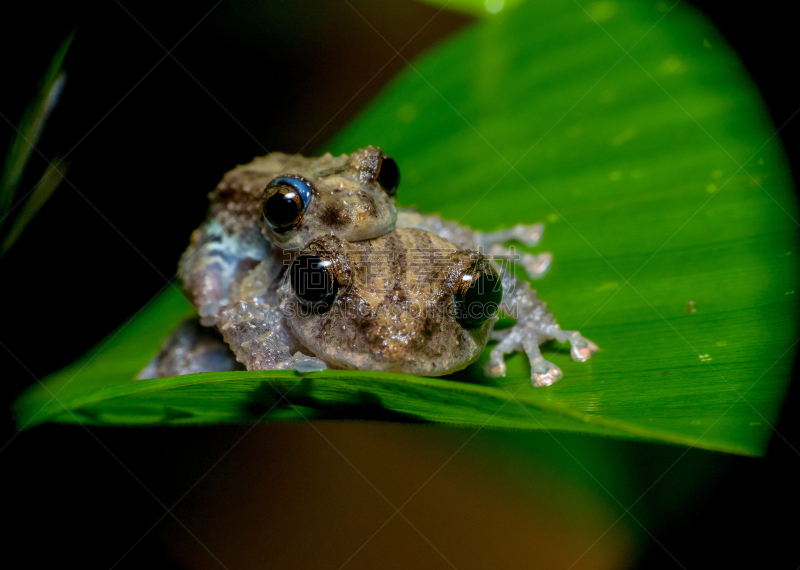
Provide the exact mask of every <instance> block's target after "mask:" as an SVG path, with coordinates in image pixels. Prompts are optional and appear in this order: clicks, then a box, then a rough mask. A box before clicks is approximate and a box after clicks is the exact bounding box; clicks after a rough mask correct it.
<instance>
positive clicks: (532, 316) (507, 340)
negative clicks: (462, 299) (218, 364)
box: [486, 266, 598, 386]
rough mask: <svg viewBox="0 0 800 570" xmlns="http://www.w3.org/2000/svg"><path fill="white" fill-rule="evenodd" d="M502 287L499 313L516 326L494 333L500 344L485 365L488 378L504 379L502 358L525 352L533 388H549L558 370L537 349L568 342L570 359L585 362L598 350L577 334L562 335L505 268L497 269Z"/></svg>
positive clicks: (528, 289) (530, 291)
mask: <svg viewBox="0 0 800 570" xmlns="http://www.w3.org/2000/svg"><path fill="white" fill-rule="evenodd" d="M500 276H501V280H502V284H503V300H502V306H501V309H502V310H503V312H505V313H506V314H508V315H509V316H512V317H515V318H516V319H517V323H516V324H515V325H514V326H513V327H511V328H509V329H505V330H501V331H496V332H495V334H494V335H493V339H495V340H499V341H500V342H499V343H498V344H497V345H496V346H495V347H494V348H493V349H492V351H491V353H490V354H489V362H488V363H487V364H486V374H487V375H488V376H503V375H504V374H505V372H506V365H505V361H504V357H505V355H506V354H509V353H511V352H514V351H518V350H521V351H524V352H525V353H526V354H527V355H528V360H529V361H530V364H531V381H532V383H533V385H534V386H549V385H550V384H552V383H553V382H556V381H558V380H560V379H561V375H562V373H561V370H560V369H559V368H558V366H556V365H555V364H553V363H551V362H548V361H547V360H545V359H544V357H543V356H542V353H541V351H540V350H539V345H541V344H542V343H544V342H546V341H548V340H551V339H555V340H557V341H559V342H567V341H569V343H570V346H571V350H570V354H571V355H572V359H573V360H575V361H576V362H584V361H586V360H588V359H589V358H591V356H592V355H593V354H594V353H595V352H597V350H598V347H597V345H596V344H594V343H593V342H592V341H590V340H589V339H587V338H585V337H583V336H582V335H581V334H580V333H579V332H577V331H565V330H562V329H561V327H559V326H558V323H556V320H555V318H554V317H553V314H552V313H551V312H550V311H548V310H547V305H546V304H545V303H544V302H542V301H541V300H539V298H538V297H537V296H536V291H534V290H533V289H531V286H530V284H529V283H528V282H526V281H522V280H520V279H518V278H517V277H516V276H515V275H514V274H513V273H512V272H511V270H510V269H509V268H508V267H506V266H504V267H502V268H501V269H500Z"/></svg>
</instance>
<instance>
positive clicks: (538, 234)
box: [475, 224, 544, 247]
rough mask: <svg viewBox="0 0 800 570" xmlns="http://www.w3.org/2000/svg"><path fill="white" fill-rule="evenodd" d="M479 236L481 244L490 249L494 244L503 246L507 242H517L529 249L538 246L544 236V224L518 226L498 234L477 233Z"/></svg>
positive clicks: (500, 231) (497, 232)
mask: <svg viewBox="0 0 800 570" xmlns="http://www.w3.org/2000/svg"><path fill="white" fill-rule="evenodd" d="M475 233H476V234H478V235H479V237H480V240H481V244H482V245H484V246H486V247H489V246H491V245H494V244H503V243H505V242H507V241H511V240H517V241H519V242H522V243H523V244H524V245H526V246H528V247H533V246H535V245H538V243H539V242H540V241H542V236H544V224H530V225H526V224H517V225H516V226H514V227H513V228H509V229H507V230H498V231H496V232H475Z"/></svg>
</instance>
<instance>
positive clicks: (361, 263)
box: [281, 229, 502, 376]
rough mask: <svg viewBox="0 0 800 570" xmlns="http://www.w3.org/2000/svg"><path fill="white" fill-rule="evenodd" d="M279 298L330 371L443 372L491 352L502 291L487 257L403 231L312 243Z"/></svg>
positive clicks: (425, 234) (431, 236) (432, 237)
mask: <svg viewBox="0 0 800 570" xmlns="http://www.w3.org/2000/svg"><path fill="white" fill-rule="evenodd" d="M281 296H282V305H281V307H282V309H283V311H284V316H285V317H286V319H287V321H288V322H289V324H290V327H291V329H292V331H293V332H294V334H295V336H296V337H297V338H298V340H299V341H300V342H301V343H302V344H303V345H304V346H305V347H306V348H307V349H308V350H309V351H310V352H311V353H313V354H315V355H316V356H317V357H319V358H321V359H323V360H325V361H326V362H327V363H328V364H329V365H331V366H332V367H334V368H344V369H358V370H383V371H388V372H402V373H407V374H420V375H425V376H439V375H442V374H448V373H450V372H454V371H456V370H460V369H462V368H464V367H465V366H467V365H468V364H470V363H471V362H473V361H474V360H475V359H476V358H477V357H478V355H479V354H480V352H481V351H482V350H483V349H484V348H485V346H486V343H487V341H488V339H489V336H490V334H491V330H492V328H493V327H494V323H495V321H496V320H497V316H496V311H497V307H498V305H499V303H500V299H501V296H502V287H501V285H500V279H499V277H498V276H497V273H496V272H495V270H494V269H493V268H492V267H491V265H490V264H489V262H488V261H486V260H485V259H484V258H483V256H482V255H480V254H478V253H475V252H470V251H459V250H458V248H456V247H455V246H454V245H453V244H451V243H450V242H448V241H446V240H444V239H442V238H439V237H438V236H436V235H434V234H430V233H428V232H425V231H423V230H417V229H403V230H395V231H393V232H389V233H388V234H386V235H384V236H381V237H379V238H375V239H371V240H368V241H364V242H359V243H348V242H346V241H343V240H341V239H338V238H336V237H335V236H326V237H322V238H317V239H315V240H313V241H311V242H310V243H309V244H307V245H306V247H305V248H304V249H303V250H302V251H301V252H300V253H299V255H297V256H296V257H295V259H294V261H293V262H292V265H291V267H290V268H289V271H287V278H286V282H285V283H284V284H283V286H282V287H281Z"/></svg>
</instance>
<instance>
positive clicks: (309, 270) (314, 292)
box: [290, 255, 339, 314]
mask: <svg viewBox="0 0 800 570" xmlns="http://www.w3.org/2000/svg"><path fill="white" fill-rule="evenodd" d="M290 280H291V283H292V289H294V294H295V296H296V297H297V300H298V301H299V302H300V303H301V304H303V305H304V306H306V307H308V308H310V309H312V310H313V311H314V312H315V313H317V314H319V313H324V312H326V311H327V310H328V309H330V308H331V306H332V305H333V301H334V300H335V299H336V294H337V293H338V292H339V281H338V280H337V278H336V266H335V264H334V262H333V260H332V259H330V258H328V257H324V256H318V255H300V256H298V257H297V259H295V260H294V262H293V263H292V267H291V273H290Z"/></svg>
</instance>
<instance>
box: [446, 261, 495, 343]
mask: <svg viewBox="0 0 800 570" xmlns="http://www.w3.org/2000/svg"><path fill="white" fill-rule="evenodd" d="M502 297H503V286H502V285H501V283H500V277H498V275H497V272H496V271H495V270H494V268H493V267H492V266H491V265H490V264H489V262H488V261H486V260H485V259H481V260H478V261H477V262H475V263H474V264H473V265H472V266H471V267H470V268H469V269H467V270H466V271H465V272H464V273H462V274H461V277H460V278H459V280H458V282H457V284H456V293H455V296H454V300H453V302H454V303H455V312H456V320H457V321H458V323H459V324H460V325H461V326H462V327H464V328H465V329H474V328H478V327H479V326H481V325H482V324H483V323H485V322H486V321H488V320H489V319H490V318H492V317H493V316H494V314H495V313H496V312H497V306H498V305H499V304H500V300H501V299H502Z"/></svg>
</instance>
